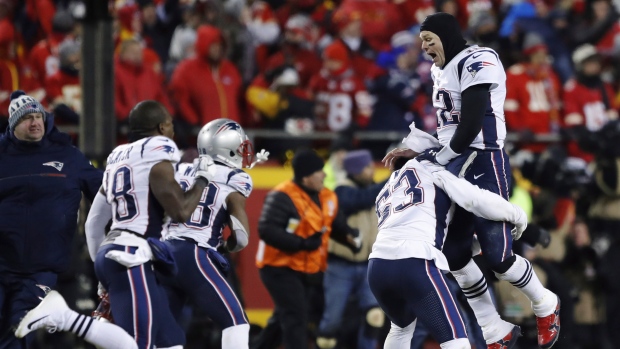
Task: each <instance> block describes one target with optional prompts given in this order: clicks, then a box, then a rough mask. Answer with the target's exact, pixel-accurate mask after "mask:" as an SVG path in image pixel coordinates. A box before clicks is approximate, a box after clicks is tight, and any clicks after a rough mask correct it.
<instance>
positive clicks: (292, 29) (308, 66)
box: [267, 14, 321, 88]
mask: <svg viewBox="0 0 620 349" xmlns="http://www.w3.org/2000/svg"><path fill="white" fill-rule="evenodd" d="M317 31H318V29H317V28H316V25H315V24H314V22H313V21H312V20H311V19H310V17H308V16H306V15H302V14H296V15H293V16H291V17H290V18H289V19H288V21H286V27H285V28H284V42H283V43H282V47H281V49H280V50H278V51H277V52H276V53H275V54H273V55H272V56H271V57H270V58H269V61H268V62H267V64H268V65H269V66H272V67H273V66H278V65H282V64H287V65H292V66H294V67H295V69H296V70H297V72H298V73H299V86H300V87H302V88H306V87H308V83H309V82H310V78H311V77H312V76H313V75H315V74H317V73H318V72H319V70H321V59H320V58H319V56H318V55H317V54H316V53H315V51H314V44H315V42H316V34H317Z"/></svg>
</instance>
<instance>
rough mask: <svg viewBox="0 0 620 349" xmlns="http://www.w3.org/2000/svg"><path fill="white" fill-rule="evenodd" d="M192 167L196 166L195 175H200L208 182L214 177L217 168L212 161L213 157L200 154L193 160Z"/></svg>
mask: <svg viewBox="0 0 620 349" xmlns="http://www.w3.org/2000/svg"><path fill="white" fill-rule="evenodd" d="M194 167H195V168H196V174H195V176H196V177H202V178H204V179H206V180H207V182H209V183H211V181H213V179H214V178H215V174H216V170H217V168H216V166H215V163H214V162H213V158H211V157H210V156H209V155H200V156H199V157H198V159H196V160H195V161H194Z"/></svg>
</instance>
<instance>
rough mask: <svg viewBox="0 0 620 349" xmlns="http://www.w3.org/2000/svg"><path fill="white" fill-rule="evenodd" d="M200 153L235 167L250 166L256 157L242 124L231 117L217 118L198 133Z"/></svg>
mask: <svg viewBox="0 0 620 349" xmlns="http://www.w3.org/2000/svg"><path fill="white" fill-rule="evenodd" d="M198 153H199V154H200V155H209V156H211V157H212V158H213V160H214V161H215V162H220V163H222V164H224V165H227V166H230V167H233V168H243V167H248V166H250V165H251V164H252V161H253V159H254V147H253V146H252V143H251V142H250V140H249V139H248V136H247V135H246V134H245V131H243V128H242V127H241V125H239V124H238V123H237V122H235V121H233V120H230V119H216V120H213V121H211V122H209V123H207V124H206V125H204V126H203V127H202V129H201V130H200V132H199V133H198Z"/></svg>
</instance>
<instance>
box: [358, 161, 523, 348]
mask: <svg viewBox="0 0 620 349" xmlns="http://www.w3.org/2000/svg"><path fill="white" fill-rule="evenodd" d="M402 160H403V159H400V160H397V161H396V162H397V164H396V167H397V168H398V167H399V164H400V165H402V164H403V163H404V162H405V161H406V160H405V161H402ZM453 202H454V203H456V204H458V205H459V206H461V207H463V208H464V209H466V210H468V211H470V212H473V213H475V214H476V215H479V216H482V217H485V218H487V219H492V220H500V221H509V222H511V223H513V224H516V226H517V228H516V229H517V231H518V233H521V232H523V230H525V228H526V227H527V215H526V214H525V212H523V210H522V209H520V208H519V207H517V206H515V205H513V204H511V203H509V202H508V201H506V200H504V199H503V198H501V197H500V196H499V195H497V194H494V193H491V192H489V191H487V190H482V189H480V188H478V187H476V186H475V185H472V184H470V183H468V182H467V181H466V180H464V179H462V178H457V177H456V176H454V175H452V174H451V173H450V172H448V171H446V170H445V169H444V168H443V167H442V166H438V165H436V164H432V163H430V162H429V161H427V160H422V163H420V162H418V160H416V159H412V160H409V161H407V162H406V163H405V164H404V166H402V168H400V169H397V170H395V171H394V172H393V173H392V175H391V176H390V179H389V180H388V182H387V183H386V184H385V186H384V187H383V190H382V191H381V193H380V194H379V195H378V196H377V201H376V209H377V215H378V218H379V234H378V235H377V239H376V241H375V243H374V245H373V247H372V252H371V254H370V257H369V259H370V262H369V266H368V281H369V284H370V288H371V290H372V292H373V294H374V295H375V297H377V300H378V302H379V305H380V306H381V308H382V309H383V311H385V313H386V314H387V316H388V317H389V318H390V321H391V322H392V327H391V329H390V333H389V334H388V336H387V339H386V341H385V346H384V348H386V349H401V348H409V345H410V343H411V337H412V336H413V332H414V329H415V326H416V321H421V322H422V323H424V325H425V326H426V327H427V328H428V329H429V331H430V332H431V333H432V334H433V337H434V338H435V339H436V340H437V341H438V342H439V343H440V345H441V348H442V349H468V348H470V344H469V340H468V339H467V333H466V331H465V326H464V324H463V320H462V318H461V315H460V312H459V310H458V307H457V305H456V303H455V301H454V299H453V298H452V295H451V293H450V291H449V289H448V287H447V285H446V282H445V280H444V276H443V273H442V270H446V271H447V270H448V262H447V260H446V257H445V256H444V255H443V254H442V252H441V249H442V247H443V244H444V240H445V237H446V230H447V228H448V225H449V224H450V221H451V220H452V216H453V213H454V207H455V206H454V204H453ZM489 326H490V327H498V326H500V324H499V323H491V324H489Z"/></svg>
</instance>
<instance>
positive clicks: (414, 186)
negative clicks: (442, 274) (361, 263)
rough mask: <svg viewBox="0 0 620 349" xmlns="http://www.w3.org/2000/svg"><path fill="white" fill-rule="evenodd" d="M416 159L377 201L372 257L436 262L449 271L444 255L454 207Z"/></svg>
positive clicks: (385, 189)
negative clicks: (377, 218) (377, 222)
mask: <svg viewBox="0 0 620 349" xmlns="http://www.w3.org/2000/svg"><path fill="white" fill-rule="evenodd" d="M433 181H434V179H433V174H432V173H431V172H430V171H429V170H428V169H427V168H425V166H424V165H422V164H420V163H419V162H418V161H417V160H415V159H412V160H409V161H408V162H407V163H406V164H405V166H403V168H401V169H400V170H398V171H395V172H394V173H392V175H391V176H390V179H389V180H388V182H387V183H386V184H385V186H384V187H383V189H382V190H381V193H379V196H377V200H376V210H377V216H378V217H379V234H378V235H377V239H376V241H375V243H374V245H373V246H372V252H371V254H370V256H369V258H382V259H404V258H412V257H414V258H422V259H429V260H435V265H437V267H438V268H440V269H446V270H448V264H447V261H446V259H445V256H444V255H443V253H442V252H441V249H442V247H443V243H444V241H445V237H446V230H447V227H448V223H449V222H450V220H451V219H452V214H453V211H454V205H453V204H452V201H451V200H450V198H449V197H448V196H447V195H446V194H445V193H444V192H443V191H442V190H439V189H438V188H437V187H436V186H435V184H434V183H433Z"/></svg>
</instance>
